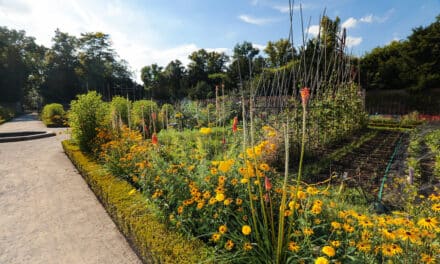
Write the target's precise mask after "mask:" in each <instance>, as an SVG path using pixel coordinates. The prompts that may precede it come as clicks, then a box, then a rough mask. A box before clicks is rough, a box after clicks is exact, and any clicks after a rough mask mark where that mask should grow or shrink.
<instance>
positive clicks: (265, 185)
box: [264, 176, 272, 191]
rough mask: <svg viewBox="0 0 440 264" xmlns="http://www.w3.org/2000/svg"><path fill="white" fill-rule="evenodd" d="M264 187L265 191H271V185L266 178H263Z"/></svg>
mask: <svg viewBox="0 0 440 264" xmlns="http://www.w3.org/2000/svg"><path fill="white" fill-rule="evenodd" d="M264 187H265V188H266V191H270V189H272V183H271V182H270V179H269V178H268V177H267V176H266V177H264Z"/></svg>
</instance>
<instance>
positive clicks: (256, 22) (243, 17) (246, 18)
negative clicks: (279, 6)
mask: <svg viewBox="0 0 440 264" xmlns="http://www.w3.org/2000/svg"><path fill="white" fill-rule="evenodd" d="M238 18H239V19H240V20H241V21H243V22H245V23H248V24H253V25H259V26H261V25H265V24H268V23H270V22H272V21H273V20H272V19H268V18H255V17H252V16H248V15H239V16H238Z"/></svg>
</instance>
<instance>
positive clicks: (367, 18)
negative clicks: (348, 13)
mask: <svg viewBox="0 0 440 264" xmlns="http://www.w3.org/2000/svg"><path fill="white" fill-rule="evenodd" d="M359 21H360V22H364V23H372V22H373V15H367V16H364V17H361V19H359Z"/></svg>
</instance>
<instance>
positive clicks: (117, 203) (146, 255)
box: [62, 140, 213, 263]
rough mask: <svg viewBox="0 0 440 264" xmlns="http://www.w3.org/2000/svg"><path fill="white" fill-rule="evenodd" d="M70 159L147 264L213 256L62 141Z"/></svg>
mask: <svg viewBox="0 0 440 264" xmlns="http://www.w3.org/2000/svg"><path fill="white" fill-rule="evenodd" d="M62 145H63V148H64V151H65V153H66V154H67V156H68V157H69V158H70V160H71V161H72V162H73V164H74V165H75V166H76V168H77V169H78V170H79V171H80V173H81V174H82V175H83V177H84V179H85V180H86V182H87V183H88V185H89V186H90V188H91V189H92V190H93V192H94V193H95V194H96V196H97V197H98V199H99V200H100V201H101V203H102V204H103V205H104V207H105V209H106V210H107V212H108V214H109V215H110V216H111V217H112V219H113V221H114V222H115V223H116V225H117V226H118V228H119V229H120V230H121V232H122V233H123V234H124V235H125V237H126V238H127V240H128V241H129V242H130V244H131V245H132V247H133V249H134V250H135V251H136V253H137V254H138V256H139V257H140V258H141V259H142V261H143V262H144V263H200V262H204V263H206V262H209V261H207V260H208V259H211V257H212V256H213V253H212V250H210V249H209V248H208V247H207V246H206V245H205V244H204V243H203V242H201V241H199V240H196V239H193V240H191V241H189V240H188V239H186V238H184V237H182V236H181V235H180V234H178V233H176V232H173V231H171V230H168V229H167V227H166V225H165V224H164V223H162V221H161V220H160V219H159V217H158V216H157V215H156V214H155V212H157V210H158V208H157V207H156V206H155V205H154V204H153V203H150V202H148V200H147V199H146V198H145V197H143V196H142V195H141V194H140V193H139V192H138V191H135V190H134V189H133V187H132V186H131V185H130V184H129V183H127V182H125V181H123V180H120V179H118V178H116V177H115V176H113V175H111V174H109V173H108V172H106V171H105V170H104V169H103V167H102V166H101V165H99V164H98V163H96V162H93V161H92V158H91V157H89V156H87V155H85V154H83V153H82V152H81V151H80V149H79V147H78V146H77V145H75V144H74V143H73V142H72V141H70V140H66V141H63V142H62Z"/></svg>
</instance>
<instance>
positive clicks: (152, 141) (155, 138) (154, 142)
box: [151, 133, 158, 145]
mask: <svg viewBox="0 0 440 264" xmlns="http://www.w3.org/2000/svg"><path fill="white" fill-rule="evenodd" d="M151 143H152V144H153V145H157V143H158V140H157V135H156V133H153V135H152V136H151Z"/></svg>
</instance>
